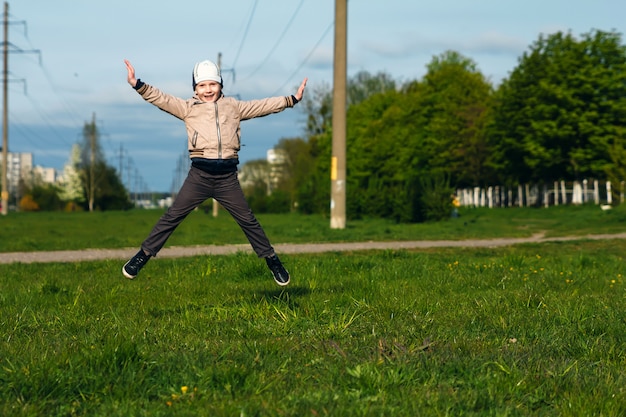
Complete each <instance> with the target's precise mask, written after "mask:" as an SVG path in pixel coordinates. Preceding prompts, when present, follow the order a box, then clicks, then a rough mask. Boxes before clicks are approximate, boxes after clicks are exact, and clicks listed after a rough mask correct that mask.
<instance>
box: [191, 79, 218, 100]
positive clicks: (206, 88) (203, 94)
mask: <svg viewBox="0 0 626 417" xmlns="http://www.w3.org/2000/svg"><path fill="white" fill-rule="evenodd" d="M221 92H222V85H221V84H220V83H218V82H216V81H201V82H199V83H198V84H196V95H197V96H198V98H199V99H200V100H202V101H206V102H212V101H217V99H218V98H220V95H221Z"/></svg>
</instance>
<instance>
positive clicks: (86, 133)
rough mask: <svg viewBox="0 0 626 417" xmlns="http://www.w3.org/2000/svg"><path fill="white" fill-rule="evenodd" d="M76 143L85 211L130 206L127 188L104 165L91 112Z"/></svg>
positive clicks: (118, 208) (113, 170)
mask: <svg viewBox="0 0 626 417" xmlns="http://www.w3.org/2000/svg"><path fill="white" fill-rule="evenodd" d="M79 146H80V161H79V162H78V164H77V171H78V172H79V173H80V178H81V183H82V188H83V190H84V197H85V198H84V201H86V202H87V207H86V208H87V209H88V210H89V211H94V210H95V209H99V210H122V209H128V208H130V207H132V204H131V202H130V200H129V198H128V192H127V190H126V189H125V187H124V185H123V184H122V182H121V181H120V178H119V176H118V175H117V172H116V170H115V168H113V167H111V166H109V165H107V163H106V159H105V157H104V152H103V151H102V148H101V146H100V131H99V130H98V127H97V126H96V121H95V115H94V118H93V121H92V122H91V123H89V122H87V123H85V126H84V127H83V141H82V145H79Z"/></svg>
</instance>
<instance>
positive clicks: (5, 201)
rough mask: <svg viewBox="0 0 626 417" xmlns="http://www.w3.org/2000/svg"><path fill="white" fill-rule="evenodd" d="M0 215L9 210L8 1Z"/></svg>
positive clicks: (5, 24) (4, 54)
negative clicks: (0, 212) (0, 210)
mask: <svg viewBox="0 0 626 417" xmlns="http://www.w3.org/2000/svg"><path fill="white" fill-rule="evenodd" d="M2 58H3V61H4V66H3V71H2V215H3V216H6V215H7V213H8V211H9V187H8V184H7V180H8V178H7V165H8V163H9V123H8V122H9V109H8V105H9V88H8V84H9V3H6V2H5V3H4V42H3V44H2Z"/></svg>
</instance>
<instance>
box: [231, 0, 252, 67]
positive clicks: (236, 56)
mask: <svg viewBox="0 0 626 417" xmlns="http://www.w3.org/2000/svg"><path fill="white" fill-rule="evenodd" d="M257 3H258V0H254V5H253V6H252V12H251V13H250V18H249V19H248V23H247V24H246V30H245V31H244V33H243V38H242V39H241V44H240V45H239V50H238V51H237V55H235V61H234V62H233V68H235V66H236V65H237V60H238V59H239V54H241V50H242V49H243V44H244V42H245V41H246V37H247V36H248V29H250V23H252V18H253V17H254V11H255V9H256V5H257Z"/></svg>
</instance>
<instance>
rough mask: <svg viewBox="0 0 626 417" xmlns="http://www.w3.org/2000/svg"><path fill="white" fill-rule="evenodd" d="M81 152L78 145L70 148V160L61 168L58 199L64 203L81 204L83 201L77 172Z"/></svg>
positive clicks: (78, 172) (79, 176)
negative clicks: (61, 175)
mask: <svg viewBox="0 0 626 417" xmlns="http://www.w3.org/2000/svg"><path fill="white" fill-rule="evenodd" d="M80 154H81V150H80V146H79V145H78V144H74V145H73V146H72V151H71V154H70V158H69V160H68V161H67V163H66V164H65V166H64V167H63V179H62V181H61V184H60V190H59V198H61V200H63V201H66V202H75V203H82V202H84V201H85V194H84V191H83V184H82V181H81V175H80V171H79V166H80V161H81V155H80Z"/></svg>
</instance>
